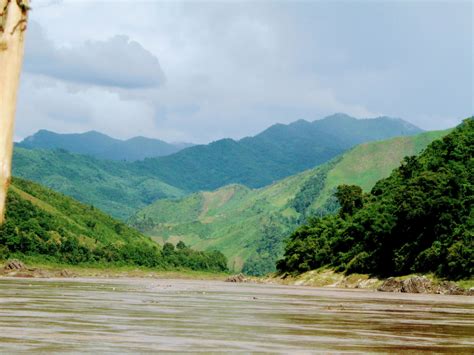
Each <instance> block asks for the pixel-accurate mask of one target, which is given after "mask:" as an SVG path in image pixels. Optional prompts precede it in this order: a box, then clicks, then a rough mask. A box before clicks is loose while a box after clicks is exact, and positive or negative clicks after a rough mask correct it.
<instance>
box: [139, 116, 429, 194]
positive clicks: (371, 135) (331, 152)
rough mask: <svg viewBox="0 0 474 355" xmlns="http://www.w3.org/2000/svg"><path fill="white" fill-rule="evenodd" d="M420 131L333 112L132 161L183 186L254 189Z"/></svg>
mask: <svg viewBox="0 0 474 355" xmlns="http://www.w3.org/2000/svg"><path fill="white" fill-rule="evenodd" d="M420 132H421V130H420V129H419V128H417V127H415V126H413V125H411V124H409V123H408V122H405V121H403V120H400V119H394V118H388V117H379V118H375V119H355V118H353V117H350V116H347V115H343V114H337V115H333V116H330V117H327V118H325V119H322V120H317V121H314V122H307V121H304V120H299V121H296V122H294V123H292V124H289V125H283V124H277V125H274V126H272V127H270V128H268V129H267V130H265V131H264V132H262V133H260V134H258V135H257V136H255V137H249V138H244V139H242V140H240V141H234V140H232V139H223V140H219V141H217V142H214V143H211V144H208V145H201V146H195V147H192V148H189V149H185V150H183V151H180V152H178V153H176V154H173V155H170V156H167V157H162V158H154V159H145V160H144V161H141V162H136V163H135V164H134V166H135V167H136V168H137V169H138V170H139V171H143V172H144V173H147V174H153V175H154V176H156V177H159V178H160V179H161V180H162V181H164V182H167V183H168V184H171V185H173V186H176V187H178V188H180V189H183V190H187V191H199V190H213V189H216V188H219V187H222V186H224V185H226V184H233V183H237V184H242V185H245V186H248V187H254V188H255V187H262V186H265V185H268V184H271V183H273V182H274V181H277V180H280V179H282V178H285V177H287V176H290V175H293V174H296V173H298V172H301V171H304V170H306V169H310V168H313V167H315V166H317V165H320V164H322V163H324V162H327V161H329V160H330V159H332V158H334V157H335V156H337V155H339V154H341V153H343V152H344V151H346V150H348V149H350V148H351V147H353V146H354V145H357V144H360V143H364V142H368V141H375V140H381V139H387V138H390V137H395V136H406V135H413V134H416V133H420Z"/></svg>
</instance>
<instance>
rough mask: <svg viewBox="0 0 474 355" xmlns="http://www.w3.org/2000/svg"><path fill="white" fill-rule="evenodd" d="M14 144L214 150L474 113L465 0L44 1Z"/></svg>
mask: <svg viewBox="0 0 474 355" xmlns="http://www.w3.org/2000/svg"><path fill="white" fill-rule="evenodd" d="M32 7H33V10H32V12H31V15H30V24H29V28H28V34H27V40H26V49H25V60H24V65H23V72H22V77H21V85H20V93H19V98H18V109H17V124H16V134H15V139H16V140H20V139H22V138H24V137H26V136H28V135H31V134H33V133H34V132H36V131H38V130H39V129H48V130H52V131H55V132H61V133H74V132H85V131H89V130H97V131H100V132H103V133H106V134H108V135H110V136H113V137H116V138H121V139H126V138H130V137H134V136H146V137H151V138H159V139H163V140H166V141H170V142H194V143H206V142H210V141H213V140H217V139H220V138H224V137H230V138H235V139H238V138H241V137H245V136H249V135H254V134H256V133H258V132H260V131H262V130H264V129H265V128H267V127H269V126H270V125H272V124H274V123H290V122H293V121H296V120H298V119H306V120H310V121H312V120H316V119H320V118H323V117H325V116H328V115H331V114H333V113H337V112H342V113H347V114H349V115H352V116H355V117H358V118H369V117H376V116H382V115H383V116H391V117H399V118H403V119H405V120H407V121H409V122H411V123H413V124H415V125H417V126H419V127H421V128H423V129H427V130H431V129H443V128H448V127H452V126H454V125H456V124H458V123H459V122H460V121H461V119H462V118H465V117H468V116H470V115H472V114H473V112H474V109H473V97H474V95H473V81H474V73H473V55H474V54H473V53H474V49H473V32H474V27H473V26H474V25H473V17H474V14H473V13H474V9H473V7H474V6H473V3H472V2H471V1H470V0H467V1H456V0H449V1H425V0H419V1H405V0H399V1H383V0H381V1H375V0H373V1H368V0H367V1H357V0H353V1H349V0H347V1H329V0H327V1H317V0H314V1H281V0H280V1H276V0H275V1H266V0H259V1H225V0H221V1H209V2H201V1H190V0H188V1H143V2H140V1H135V0H134V1H131V0H129V1H105V0H103V1H93V0H69V1H68V0H63V1H61V0H33V1H32Z"/></svg>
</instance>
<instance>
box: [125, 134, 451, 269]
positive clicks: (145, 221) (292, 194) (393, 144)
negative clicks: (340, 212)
mask: <svg viewBox="0 0 474 355" xmlns="http://www.w3.org/2000/svg"><path fill="white" fill-rule="evenodd" d="M445 134H447V131H439V132H426V133H421V134H418V135H415V136H407V137H396V138H392V139H389V140H385V141H378V142H371V143H365V144H361V145H358V146H356V147H355V148H353V149H351V150H350V151H348V152H346V153H344V154H342V155H340V156H338V157H336V158H334V159H332V160H331V161H329V162H327V163H325V164H323V165H320V166H318V167H316V168H313V169H311V170H308V171H305V172H303V173H300V174H298V175H294V176H291V177H288V178H286V179H283V180H281V181H279V182H276V183H274V184H272V185H270V186H267V187H264V188H260V189H251V188H248V187H246V186H243V185H235V184H233V185H229V186H225V187H222V188H220V189H218V190H215V191H212V192H198V193H195V194H191V195H190V196H187V197H184V198H182V199H177V200H159V201H157V202H155V203H153V204H151V205H150V206H147V207H145V208H144V209H143V210H141V211H140V212H138V213H137V214H136V215H135V216H134V217H132V218H131V219H130V224H131V225H132V226H134V227H136V228H138V229H139V230H140V231H142V232H144V233H145V234H146V235H149V236H151V237H152V238H153V239H154V240H156V241H158V242H159V243H164V242H167V241H168V242H172V243H177V242H178V241H180V240H181V241H184V242H186V243H187V244H189V245H191V246H193V247H194V248H197V249H203V250H206V249H209V248H211V249H212V248H217V249H218V250H220V251H222V252H223V253H224V254H225V255H226V256H227V257H228V259H229V262H230V265H229V266H230V267H231V268H233V269H234V270H236V271H239V270H242V269H243V270H244V271H245V272H247V273H251V274H264V273H266V272H270V271H274V265H275V261H276V259H277V258H278V257H280V256H281V255H282V251H283V245H284V243H283V241H284V239H285V238H286V237H287V236H288V234H289V233H290V232H291V231H292V230H293V229H294V228H295V227H296V226H297V225H299V224H300V223H303V222H304V221H305V220H306V218H307V217H309V216H317V215H320V216H321V215H325V214H328V213H332V212H335V211H336V210H337V209H338V208H339V205H338V204H337V202H336V201H335V198H334V197H333V194H334V191H335V189H336V187H337V186H338V185H340V184H357V185H359V186H361V187H362V188H363V189H364V191H369V190H370V189H371V188H372V186H373V185H374V184H375V183H376V182H377V181H378V180H379V179H381V178H384V177H387V176H388V175H389V174H390V172H391V171H392V169H394V168H396V167H397V166H398V165H399V164H400V161H401V160H402V159H403V158H404V157H405V156H407V155H414V154H417V153H419V152H420V151H422V150H423V149H424V148H425V147H426V146H427V145H428V144H429V143H431V142H432V141H433V140H435V139H438V138H440V137H442V136H444V135H445Z"/></svg>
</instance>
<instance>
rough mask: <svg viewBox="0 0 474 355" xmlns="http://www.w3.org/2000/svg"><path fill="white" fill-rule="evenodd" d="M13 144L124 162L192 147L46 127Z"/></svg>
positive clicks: (157, 140)
mask: <svg viewBox="0 0 474 355" xmlns="http://www.w3.org/2000/svg"><path fill="white" fill-rule="evenodd" d="M17 145H18V146H19V147H23V148H28V149H64V150H67V151H69V152H71V153H77V154H85V155H90V156H92V157H95V158H99V159H109V160H126V161H135V160H142V159H145V158H152V157H160V156H165V155H170V154H173V153H176V152H179V151H180V150H182V149H184V148H188V147H191V146H193V144H191V143H167V142H164V141H162V140H159V139H152V138H145V137H134V138H130V139H127V140H120V139H115V138H112V137H109V136H107V135H105V134H102V133H99V132H96V131H90V132H85V133H73V134H60V133H55V132H50V131H47V130H40V131H38V132H37V133H35V134H34V135H32V136H29V137H27V138H25V139H24V140H23V141H22V142H20V143H18V144H17Z"/></svg>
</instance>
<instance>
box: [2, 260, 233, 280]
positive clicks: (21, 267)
mask: <svg viewBox="0 0 474 355" xmlns="http://www.w3.org/2000/svg"><path fill="white" fill-rule="evenodd" d="M0 277H18V278H41V279H44V278H100V279H119V278H151V279H156V278H161V279H190V280H220V281H224V280H225V279H226V278H227V277H229V274H225V273H215V272H207V271H195V270H188V269H180V270H172V271H170V270H157V269H151V268H146V267H136V266H117V265H112V266H111V265H65V264H56V263H41V262H27V263H24V262H22V261H18V260H9V261H4V262H0Z"/></svg>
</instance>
